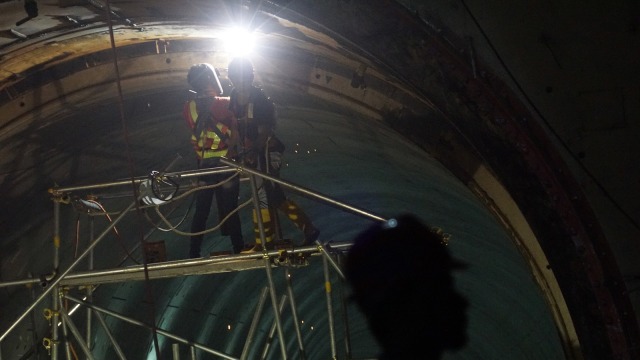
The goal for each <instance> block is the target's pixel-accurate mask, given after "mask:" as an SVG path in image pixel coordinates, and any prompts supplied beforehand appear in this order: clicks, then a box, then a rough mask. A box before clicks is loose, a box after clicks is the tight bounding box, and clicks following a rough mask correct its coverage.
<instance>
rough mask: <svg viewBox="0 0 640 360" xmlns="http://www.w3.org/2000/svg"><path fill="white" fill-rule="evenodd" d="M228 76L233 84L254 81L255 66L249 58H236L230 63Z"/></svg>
mask: <svg viewBox="0 0 640 360" xmlns="http://www.w3.org/2000/svg"><path fill="white" fill-rule="evenodd" d="M227 74H228V76H229V79H230V80H231V82H243V81H253V64H251V61H249V59H247V58H243V57H237V58H234V59H233V60H231V62H230V63H229V69H228V71H227Z"/></svg>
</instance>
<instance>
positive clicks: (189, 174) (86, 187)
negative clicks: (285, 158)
mask: <svg viewBox="0 0 640 360" xmlns="http://www.w3.org/2000/svg"><path fill="white" fill-rule="evenodd" d="M235 171H237V170H235V169H233V168H228V167H219V168H209V169H199V170H190V171H183V172H175V173H165V174H164V176H166V177H180V178H191V177H197V176H201V175H211V174H223V173H228V172H235ZM147 179H149V178H148V177H146V176H145V177H138V178H134V179H133V182H134V183H135V184H140V183H141V182H143V181H145V180H147ZM131 181H132V180H131V179H128V180H119V181H110V182H104V183H99V184H91V185H79V186H67V187H57V188H52V189H50V190H49V192H51V193H67V192H73V191H78V190H93V189H102V188H107V187H114V186H125V185H131Z"/></svg>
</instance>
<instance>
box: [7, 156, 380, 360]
mask: <svg viewBox="0 0 640 360" xmlns="http://www.w3.org/2000/svg"><path fill="white" fill-rule="evenodd" d="M221 161H222V163H223V164H224V165H225V166H223V167H219V168H210V169H201V170H194V171H183V172H172V173H170V172H152V173H151V174H150V175H149V176H145V177H139V178H133V179H129V180H123V181H113V182H108V183H99V184H93V185H84V186H73V187H57V188H53V189H51V190H50V193H51V195H52V199H53V222H54V230H53V259H52V263H53V264H52V265H53V266H52V268H53V271H52V272H51V273H50V274H47V275H42V276H40V277H39V278H29V279H23V280H16V281H10V282H3V283H0V287H8V286H18V285H23V286H24V285H27V286H32V285H38V284H39V285H40V287H41V288H42V293H41V294H40V295H39V296H38V297H37V298H36V299H35V300H34V301H33V302H32V303H31V304H30V305H29V306H28V307H27V308H26V309H25V310H24V311H23V312H22V313H21V315H20V316H19V317H18V318H17V319H16V320H15V321H14V322H13V323H12V324H11V326H9V328H8V329H6V330H4V331H3V333H2V335H0V360H1V359H2V347H1V345H2V343H3V341H4V340H5V339H6V338H7V336H8V335H9V334H10V333H11V332H12V331H13V330H14V329H15V328H16V327H17V326H18V325H19V324H20V323H21V322H22V321H23V320H24V319H25V318H26V317H27V316H29V315H30V314H32V313H33V312H34V311H35V309H36V307H37V306H38V305H39V304H40V303H42V302H43V301H45V300H46V299H47V298H48V299H49V300H50V305H49V307H48V308H46V309H45V310H44V316H45V318H46V319H47V320H48V321H49V324H50V337H45V338H44V339H43V343H42V345H43V346H44V347H45V348H46V349H47V351H48V353H49V354H50V357H51V359H54V360H57V359H58V358H59V356H61V355H62V356H64V358H66V359H67V360H71V359H73V357H72V349H71V347H70V345H69V341H68V340H67V339H69V338H70V336H69V335H71V336H72V338H73V339H74V340H75V342H76V343H77V344H78V346H79V347H80V349H81V350H82V353H83V354H84V356H85V357H86V358H87V359H93V358H94V357H93V355H92V352H91V336H92V331H93V327H94V325H93V323H92V318H95V319H97V320H98V323H99V325H100V327H101V328H102V330H103V331H104V333H105V334H106V336H107V337H108V339H109V342H110V344H111V346H112V347H113V349H114V351H115V352H116V354H117V355H118V357H119V359H126V354H124V353H123V351H122V349H121V347H120V346H119V345H118V342H117V340H116V338H115V337H114V336H113V334H112V333H111V331H110V329H109V327H108V326H107V324H106V322H105V320H104V317H103V316H104V315H106V316H109V317H112V318H115V319H119V320H121V321H124V322H126V323H129V324H132V325H136V326H139V327H142V328H146V329H149V330H150V331H153V332H154V333H156V334H158V335H162V336H165V337H166V338H168V339H171V340H172V341H173V347H172V350H173V360H179V357H180V353H179V350H178V347H179V346H180V345H179V344H183V345H186V346H188V347H189V349H190V355H191V356H190V358H191V359H192V360H193V359H196V349H198V350H200V351H202V352H205V353H209V354H213V355H215V356H218V357H219V358H223V359H246V358H247V356H248V354H249V351H250V350H251V349H252V347H253V348H254V350H255V349H257V346H260V344H257V343H256V341H255V331H256V327H257V324H258V322H259V320H260V317H261V314H262V312H263V308H264V306H265V303H266V302H267V299H269V300H270V302H271V306H272V309H273V310H274V311H273V316H274V321H273V325H272V326H271V329H270V333H269V337H270V338H274V337H275V336H276V335H277V338H278V340H279V341H278V343H279V344H280V354H281V358H282V359H287V358H290V357H291V354H287V349H286V341H285V333H284V330H283V326H282V320H281V318H280V316H281V313H282V311H283V309H284V307H285V306H286V304H287V303H288V304H289V307H290V310H291V316H292V317H293V324H294V332H295V334H294V335H293V336H295V337H296V340H297V345H298V349H297V350H298V354H299V355H298V356H299V357H300V358H303V359H304V358H306V355H305V344H304V341H303V338H302V335H301V331H300V327H299V320H298V313H297V309H296V299H295V297H294V296H293V291H292V285H291V281H290V274H289V267H292V266H308V265H309V264H310V263H309V261H308V258H309V257H311V256H320V257H321V258H322V266H323V277H324V287H325V293H326V302H327V321H328V328H329V334H327V335H328V338H329V341H330V346H331V356H332V358H333V359H337V358H338V350H337V346H336V332H335V326H336V321H335V319H334V315H333V314H334V311H333V298H332V294H331V291H332V290H331V289H332V287H331V277H330V272H331V271H334V272H335V273H336V274H337V275H338V276H339V277H340V278H341V279H342V280H343V279H344V274H343V273H342V270H341V268H340V266H339V265H338V262H337V260H336V259H337V257H338V256H339V254H340V253H341V252H343V251H346V250H348V248H349V247H350V243H348V242H340V243H329V242H323V241H321V240H320V239H316V240H315V243H314V244H312V245H308V246H302V247H297V248H293V247H290V246H287V245H286V244H284V245H281V246H279V247H276V248H275V249H273V250H267V249H266V247H263V250H262V252H258V253H248V254H220V255H218V256H211V257H205V258H198V259H185V260H177V261H162V262H153V263H147V261H144V262H143V264H141V265H134V266H126V267H118V268H112V269H94V268H93V250H94V248H95V247H96V246H97V245H98V244H99V243H100V242H101V241H102V240H103V239H104V238H105V237H106V236H107V235H108V234H109V233H110V232H111V231H112V230H113V229H114V228H115V227H116V225H117V224H119V223H120V222H121V221H122V220H123V219H124V218H125V217H126V216H127V215H128V214H131V213H132V210H134V208H136V207H140V205H141V204H143V206H145V207H148V208H155V210H156V213H157V214H158V215H159V216H160V218H161V219H162V221H163V222H164V223H165V224H166V225H167V226H169V227H170V228H171V230H174V231H177V230H176V227H177V226H173V225H171V223H170V222H169V221H168V220H167V219H166V218H165V217H164V216H163V215H162V213H161V212H160V211H159V208H160V207H161V206H164V205H167V204H170V203H172V202H173V201H176V200H177V199H179V198H181V197H184V196H187V195H188V194H190V193H192V192H195V191H199V190H201V189H202V187H198V186H194V187H192V188H191V189H190V190H188V191H187V192H185V193H183V194H181V195H178V194H177V186H176V188H175V191H172V190H171V187H172V185H177V183H176V181H183V180H189V179H192V178H197V177H199V176H204V175H212V174H220V173H229V174H231V176H241V177H242V179H243V180H248V182H249V185H250V187H251V199H250V201H247V202H246V203H244V204H241V205H240V206H239V207H238V208H237V209H236V211H238V210H239V209H240V208H242V207H243V206H245V205H248V203H252V205H253V207H254V209H255V210H256V214H258V216H257V224H258V229H259V235H260V238H261V239H262V243H263V244H265V241H266V240H265V232H264V227H263V221H262V217H261V216H260V210H259V206H260V205H259V199H258V187H257V183H258V180H259V179H261V180H260V181H271V182H274V183H277V184H280V185H281V186H284V187H285V188H288V189H289V190H292V191H294V192H296V193H298V194H301V195H303V196H305V197H307V198H310V199H312V200H315V201H318V202H321V203H325V204H328V205H331V206H333V207H335V208H338V209H340V210H343V211H346V212H348V213H351V214H355V215H358V216H361V217H365V218H367V219H371V220H375V221H385V219H384V218H382V217H380V216H378V215H375V214H372V213H371V212H368V211H365V210H363V209H360V208H357V207H355V206H352V205H349V204H346V203H343V202H341V201H338V200H335V199H332V198H330V197H328V196H325V195H323V194H320V193H318V192H315V191H312V190H309V189H307V188H305V187H302V186H299V185H296V184H294V183H291V182H289V181H285V180H282V179H280V178H277V177H273V176H271V175H269V174H265V173H262V172H260V171H257V170H255V169H252V168H248V167H244V166H242V165H240V164H238V163H236V162H234V161H231V160H227V159H222V160H221ZM169 167H170V166H169ZM169 167H168V168H169ZM127 185H129V186H132V187H133V188H134V189H138V191H136V190H134V191H133V192H134V194H135V195H134V197H133V198H134V200H133V201H132V202H131V203H130V204H129V205H128V206H126V207H125V208H124V209H122V210H121V211H119V212H118V213H117V216H116V217H115V218H114V219H112V220H111V221H110V223H109V224H108V226H106V227H105V228H104V229H103V230H102V231H101V232H100V234H99V235H98V236H96V237H95V238H94V229H93V222H92V223H91V242H90V243H89V244H88V246H87V247H86V248H85V249H84V251H83V252H82V253H81V254H80V255H78V256H77V257H76V258H75V260H74V261H73V262H72V263H71V264H70V265H69V266H68V267H67V268H66V269H64V270H63V271H60V270H59V266H60V245H61V238H60V207H61V205H62V204H70V203H73V202H74V201H75V205H79V206H82V207H86V209H87V211H101V212H103V213H104V208H102V207H101V206H100V205H99V203H97V202H95V201H93V200H92V199H91V198H88V199H81V198H77V197H76V198H75V199H74V200H72V197H71V195H72V194H73V193H74V192H77V191H87V190H92V191H93V190H97V189H111V188H114V187H118V186H127ZM162 186H165V189H161V187H162ZM167 188H168V190H167ZM224 220H226V219H223V220H222V221H221V223H222V222H224ZM220 225H221V224H219V225H218V226H217V227H216V228H214V229H209V230H215V229H217V228H218V227H219V226H220ZM182 235H185V234H184V233H183V234H182ZM84 260H88V269H87V270H86V271H78V270H77V268H78V265H79V264H80V263H81V262H82V261H84ZM278 266H282V267H284V268H285V274H286V278H287V279H288V281H287V282H286V294H282V295H281V296H280V299H278V294H277V289H276V286H275V284H274V279H273V275H272V269H273V268H274V267H278ZM252 269H264V271H265V273H266V278H267V284H266V285H265V286H264V288H263V289H262V291H261V293H260V296H259V299H258V303H257V306H256V309H255V313H254V316H253V320H252V323H251V326H250V328H249V332H248V334H247V337H246V339H245V342H244V346H243V350H242V354H241V356H240V358H237V357H234V356H231V355H229V354H226V353H224V352H223V351H220V350H216V349H212V348H210V347H208V346H205V345H203V344H199V343H196V342H194V341H192V340H189V339H186V338H183V337H181V336H179V335H178V334H173V333H170V332H168V331H165V330H163V329H160V328H158V327H156V326H155V325H154V326H152V325H148V324H146V323H144V322H141V321H139V320H136V319H133V318H130V317H127V316H124V315H122V314H119V313H117V312H115V311H112V310H109V309H106V308H103V307H101V306H97V305H95V304H94V303H92V301H91V299H92V292H93V289H95V287H96V286H97V285H100V284H107V283H117V282H127V281H145V280H152V279H162V278H173V277H181V276H192V275H204V274H219V273H226V272H236V271H245V270H252ZM69 288H78V289H84V291H85V293H84V294H85V295H84V296H83V297H82V299H79V298H77V297H76V296H72V295H70V294H69V292H68V291H67V290H68V289H69ZM64 301H67V302H68V301H71V302H72V303H75V304H77V305H76V307H77V306H82V307H85V308H86V309H87V317H86V324H85V325H86V326H85V327H86V329H84V332H85V334H84V336H83V334H82V332H81V329H79V328H78V327H77V326H76V325H75V323H74V320H73V319H72V318H71V316H70V315H69V313H70V312H68V311H67V310H66V309H65V306H63V302H64ZM342 306H345V304H344V301H343V302H342ZM276 309H277V310H276ZM343 320H344V321H343V326H344V327H345V331H346V333H347V338H348V326H349V325H348V319H346V318H345V319H343ZM60 331H62V335H63V336H62V337H61V334H60ZM61 339H64V341H61ZM346 342H347V346H346V347H347V350H346V351H347V354H346V357H347V358H350V354H349V353H350V351H349V345H348V340H347V341H346ZM269 343H270V342H268V343H267V344H264V348H263V350H262V354H263V357H262V358H263V359H264V358H266V354H267V352H268V351H269Z"/></svg>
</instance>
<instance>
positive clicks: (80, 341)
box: [60, 306, 94, 360]
mask: <svg viewBox="0 0 640 360" xmlns="http://www.w3.org/2000/svg"><path fill="white" fill-rule="evenodd" d="M60 315H62V321H63V322H64V324H66V327H68V328H69V330H71V333H72V334H73V336H74V337H75V338H76V341H77V342H78V344H79V345H80V348H81V349H82V351H83V352H84V354H85V355H86V356H87V359H89V360H94V359H93V355H91V350H89V348H88V347H87V344H86V343H85V342H84V340H83V339H82V334H80V331H78V328H77V327H76V326H75V325H74V324H73V321H72V320H71V318H70V317H69V315H67V311H66V310H65V309H64V307H62V306H61V307H60ZM69 359H71V354H69Z"/></svg>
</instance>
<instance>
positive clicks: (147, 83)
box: [125, 83, 148, 85]
mask: <svg viewBox="0 0 640 360" xmlns="http://www.w3.org/2000/svg"><path fill="white" fill-rule="evenodd" d="M125 85H126V84H125ZM147 85H148V83H147Z"/></svg>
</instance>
